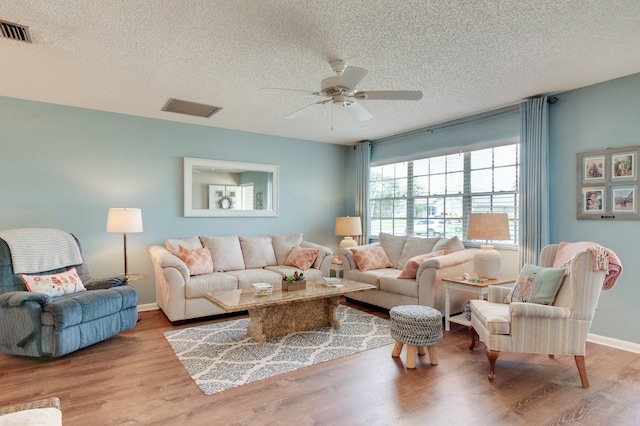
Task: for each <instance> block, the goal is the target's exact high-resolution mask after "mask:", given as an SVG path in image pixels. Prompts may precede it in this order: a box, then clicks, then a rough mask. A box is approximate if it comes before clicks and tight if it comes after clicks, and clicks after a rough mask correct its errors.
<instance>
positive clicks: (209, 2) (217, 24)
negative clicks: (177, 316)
mask: <svg viewBox="0 0 640 426" xmlns="http://www.w3.org/2000/svg"><path fill="white" fill-rule="evenodd" d="M0 20H5V21H10V22H14V23H18V24H22V25H27V26H29V27H30V31H31V35H32V38H33V44H27V43H23V42H18V41H13V40H8V39H3V38H0V58H1V61H0V63H1V64H2V66H1V67H0V96H8V97H14V98H21V99H28V100H34V101H43V102H50V103H55V104H61V105H70V106H76V107H82V108H90V109H95V110H101V111H111V112H117V113H122V114H129V115H135V116H142V117H152V118H157V119H163V120H173V121H180V122H185V123H194V124H200V125H204V126H213V127H220V128H226V129H235V130H244V131H249V132H256V133H263V134H270V135H278V136H285V137H292V138H300V139H308V140H315V141H322V142H328V143H337V144H352V143H354V142H356V141H359V140H363V139H376V138H381V137H385V136H389V135H393V134H397V133H401V132H403V131H407V130H412V129H416V128H420V127H425V126H427V125H430V124H435V123H439V122H443V121H446V120H450V119H454V118H459V117H462V116H466V115H470V114H473V113H478V112H482V111H487V110H491V109H494V108H498V107H501V106H505V105H510V104H514V103H517V102H519V101H521V100H522V99H524V98H526V97H530V96H534V95H537V94H543V93H557V92H561V91H566V90H570V89H575V88H579V87H583V86H587V85H590V84H594V83H598V82H602V81H605V80H610V79H613V78H617V77H622V76H625V75H630V74H634V73H637V72H640V30H639V28H640V1H638V0H573V1H566V0H538V1H534V0H520V1H498V0H496V1H489V0H484V1H471V0H468V1H452V0H431V1H429V0H423V1H419V0H264V1H262V0H200V1H198V0H137V1H130V0H119V1H117V0H109V1H104V0H75V1H71V0H30V1H20V2H17V1H15V0H0ZM338 58H340V59H344V60H345V61H346V62H347V63H348V64H349V65H354V66H358V67H363V68H366V69H368V70H369V73H368V75H367V76H366V77H365V78H364V79H363V80H362V82H361V83H360V84H359V85H358V89H360V90H405V89H406V90H422V92H423V93H424V97H423V98H422V100H420V101H379V100H375V101H374V100H369V101H362V102H361V104H362V105H363V106H364V107H365V108H366V109H367V110H368V111H369V112H370V113H371V114H372V115H373V118H372V119H370V120H368V121H363V122H358V121H356V120H354V119H353V118H352V117H351V116H350V115H349V114H347V113H346V112H347V111H344V110H343V108H342V107H340V106H335V107H333V108H332V106H331V104H327V105H323V106H321V107H320V106H319V107H317V108H316V109H315V110H314V111H312V112H311V113H310V114H307V115H304V116H302V117H299V118H296V119H289V120H285V119H284V117H285V116H286V115H287V114H289V113H291V112H293V111H295V110H297V109H300V108H302V107H304V106H305V105H308V104H311V103H313V102H315V101H316V100H318V98H316V97H313V96H311V95H308V94H304V93H296V92H275V91H267V90H261V88H264V87H280V88H293V89H303V90H318V89H319V86H320V81H321V80H322V79H323V78H325V77H329V76H332V75H334V73H333V71H332V70H331V68H330V66H329V64H328V63H329V61H331V60H334V59H338ZM170 97H173V98H177V99H185V100H190V101H194V102H199V103H207V104H213V105H217V106H221V107H222V108H223V109H222V111H220V112H218V113H217V114H215V115H214V116H212V117H211V118H208V119H207V118H195V117H189V116H184V115H180V114H174V113H169V112H163V111H161V108H162V107H163V105H164V104H165V103H166V101H167V99H168V98H170ZM332 115H333V123H332ZM332 126H333V130H332Z"/></svg>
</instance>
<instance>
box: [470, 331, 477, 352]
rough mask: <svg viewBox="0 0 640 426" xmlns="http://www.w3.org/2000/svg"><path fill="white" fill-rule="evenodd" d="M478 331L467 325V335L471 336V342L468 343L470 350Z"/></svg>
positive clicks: (473, 346) (474, 344)
mask: <svg viewBox="0 0 640 426" xmlns="http://www.w3.org/2000/svg"><path fill="white" fill-rule="evenodd" d="M477 336H478V333H476V331H475V330H474V329H473V327H471V326H470V327H469V337H471V343H470V344H469V350H470V351H472V350H473V348H475V347H476V337H477Z"/></svg>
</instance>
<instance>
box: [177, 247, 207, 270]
mask: <svg viewBox="0 0 640 426" xmlns="http://www.w3.org/2000/svg"><path fill="white" fill-rule="evenodd" d="M178 257H179V258H180V260H182V261H183V262H184V263H185V264H186V265H187V268H189V275H202V274H210V273H212V272H213V260H211V252H209V249H208V248H206V247H202V248H197V249H193V250H190V249H188V248H185V247H182V246H178Z"/></svg>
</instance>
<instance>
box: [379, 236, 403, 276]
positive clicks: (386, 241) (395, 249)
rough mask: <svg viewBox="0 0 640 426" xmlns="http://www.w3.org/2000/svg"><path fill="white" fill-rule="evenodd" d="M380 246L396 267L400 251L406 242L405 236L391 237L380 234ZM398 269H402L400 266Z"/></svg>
mask: <svg viewBox="0 0 640 426" xmlns="http://www.w3.org/2000/svg"><path fill="white" fill-rule="evenodd" d="M379 241H380V246H382V248H383V249H384V252H385V253H386V254H387V257H388V258H389V260H390V261H391V263H393V264H394V265H396V266H397V265H398V260H399V259H400V256H401V255H402V249H403V248H404V244H405V242H406V241H407V236H406V235H391V234H387V233H386V232H381V233H380V236H379ZM398 269H402V266H401V267H399V268H398Z"/></svg>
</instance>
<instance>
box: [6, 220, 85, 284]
mask: <svg viewBox="0 0 640 426" xmlns="http://www.w3.org/2000/svg"><path fill="white" fill-rule="evenodd" d="M0 238H2V239H3V240H5V241H6V243H7V245H8V246H9V250H11V262H12V264H13V273H14V274H33V273H36V272H44V271H51V270H53V269H58V268H63V267H65V266H71V265H80V264H82V263H83V260H82V255H81V254H80V249H79V248H78V244H76V240H75V239H74V238H73V236H72V235H71V234H69V233H68V232H64V231H62V230H59V229H48V228H23V229H11V230H8V231H0Z"/></svg>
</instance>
